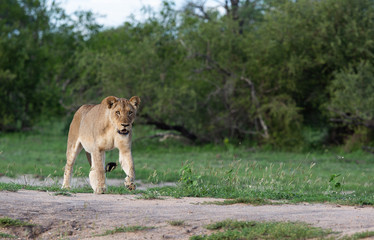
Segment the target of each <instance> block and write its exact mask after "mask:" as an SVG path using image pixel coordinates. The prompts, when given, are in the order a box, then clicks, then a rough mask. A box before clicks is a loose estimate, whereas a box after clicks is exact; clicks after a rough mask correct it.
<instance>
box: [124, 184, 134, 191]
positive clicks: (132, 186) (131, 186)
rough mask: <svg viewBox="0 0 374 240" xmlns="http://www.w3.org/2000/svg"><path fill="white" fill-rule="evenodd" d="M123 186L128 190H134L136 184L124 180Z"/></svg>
mask: <svg viewBox="0 0 374 240" xmlns="http://www.w3.org/2000/svg"><path fill="white" fill-rule="evenodd" d="M125 187H126V188H127V189H128V190H130V191H133V190H135V189H136V185H135V183H132V182H131V183H126V182H125Z"/></svg>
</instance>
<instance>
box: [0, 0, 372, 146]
mask: <svg viewBox="0 0 374 240" xmlns="http://www.w3.org/2000/svg"><path fill="white" fill-rule="evenodd" d="M1 4H2V5H1V8H0V9H1V11H0V28H1V33H0V34H1V41H0V80H1V85H0V100H1V103H0V116H1V119H0V129H1V130H17V129H18V130H19V129H25V128H27V127H30V126H32V125H33V123H35V122H36V121H37V119H38V118H39V117H40V115H43V116H51V115H52V116H53V115H54V116H56V115H57V116H61V114H63V113H68V114H71V113H72V112H73V111H74V110H75V109H76V108H77V107H78V106H80V105H82V104H84V103H90V102H100V101H101V99H103V98H104V97H105V96H108V95H116V96H122V97H130V96H132V95H138V96H141V98H142V102H143V104H142V109H141V111H140V113H141V116H140V117H141V119H140V121H141V122H143V123H146V124H152V125H155V126H157V127H159V128H161V129H168V130H174V131H177V132H179V133H180V134H181V135H183V136H185V137H187V138H189V139H190V140H192V141H197V142H216V143H217V142H218V143H222V141H223V140H224V139H230V141H231V140H235V141H236V142H242V141H243V140H245V141H247V142H256V143H258V144H265V145H267V146H271V147H276V148H280V149H302V148H316V147H318V146H319V147H320V146H322V145H326V144H329V143H342V141H341V140H340V138H341V136H340V135H339V134H338V133H339V131H340V132H341V131H343V133H342V134H341V135H342V136H343V138H347V135H349V134H352V131H351V130H350V129H352V126H353V127H354V128H355V127H357V125H362V126H364V127H367V128H372V126H373V124H371V121H373V113H372V109H373V107H372V105H373V103H372V102H373V99H372V97H371V95H370V93H371V92H372V88H373V86H372V85H373V84H372V82H373V81H371V79H372V75H373V70H372V69H373V67H372V66H373V56H374V55H373V47H374V41H373V39H374V32H373V31H372V29H373V27H374V21H373V19H374V18H373V16H374V4H373V2H372V1H370V0H357V1H350V0H342V1H334V0H326V1H313V0H300V1H259V0H251V1H246V0H242V1H225V5H224V6H223V7H224V9H225V12H224V13H222V12H219V11H217V10H216V9H209V8H206V7H205V6H204V5H203V4H201V2H198V1H189V2H188V3H186V5H185V6H184V7H182V8H181V9H176V8H175V4H174V3H173V2H172V1H164V2H163V7H162V9H161V10H160V12H158V13H153V12H145V13H144V14H145V15H147V14H148V18H147V19H146V20H145V21H142V22H137V21H135V20H132V21H129V22H125V23H124V24H123V25H122V26H119V27H117V28H111V29H104V30H101V28H100V26H99V25H98V24H97V23H96V22H95V16H94V15H93V14H92V13H90V12H77V13H76V14H77V16H78V18H77V19H78V20H77V21H74V20H72V18H71V17H70V16H67V15H66V14H65V13H64V11H63V10H62V9H61V8H59V7H58V5H57V4H54V3H53V4H52V5H51V6H48V5H47V4H46V2H45V1H39V0H28V1H26V0H24V1H15V0H7V1H3V2H2V3H1ZM347 96H349V101H347V100H346V99H347ZM331 118H333V119H331ZM347 126H348V128H347ZM311 130H313V131H315V133H317V134H314V133H313V132H311ZM305 132H306V133H307V134H305ZM353 132H354V131H353ZM312 135H313V136H314V137H311V136H312ZM315 136H316V137H315ZM371 140H372V135H371V133H370V131H368V132H367V138H366V139H365V141H366V143H370V141H371ZM358 142H359V143H360V144H361V143H363V140H361V139H360V140H358Z"/></svg>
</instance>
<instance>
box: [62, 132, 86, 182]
mask: <svg viewBox="0 0 374 240" xmlns="http://www.w3.org/2000/svg"><path fill="white" fill-rule="evenodd" d="M69 140H72V139H69ZM68 142H69V143H68V147H67V150H66V165H65V173H64V182H63V184H62V188H66V189H68V188H70V181H71V174H72V172H73V166H74V163H75V160H76V159H77V156H78V154H79V153H80V152H81V151H82V148H83V147H82V144H81V143H80V142H78V141H77V140H76V141H72V142H70V141H68Z"/></svg>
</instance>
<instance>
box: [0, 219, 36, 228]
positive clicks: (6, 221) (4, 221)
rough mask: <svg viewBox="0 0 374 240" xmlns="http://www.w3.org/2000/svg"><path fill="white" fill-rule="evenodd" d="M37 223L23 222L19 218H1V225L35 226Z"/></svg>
mask: <svg viewBox="0 0 374 240" xmlns="http://www.w3.org/2000/svg"><path fill="white" fill-rule="evenodd" d="M33 226H35V224H31V223H27V222H23V221H21V220H18V219H12V218H8V217H5V218H0V227H33Z"/></svg>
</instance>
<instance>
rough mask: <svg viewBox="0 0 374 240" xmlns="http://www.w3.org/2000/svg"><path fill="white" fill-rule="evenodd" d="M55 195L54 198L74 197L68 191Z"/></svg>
mask: <svg viewBox="0 0 374 240" xmlns="http://www.w3.org/2000/svg"><path fill="white" fill-rule="evenodd" d="M53 195H54V196H65V197H71V196H73V195H72V194H71V193H69V192H67V191H59V192H55V193H54V194H53Z"/></svg>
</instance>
